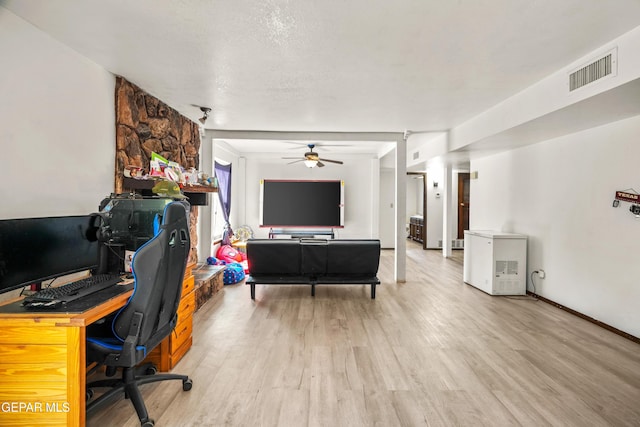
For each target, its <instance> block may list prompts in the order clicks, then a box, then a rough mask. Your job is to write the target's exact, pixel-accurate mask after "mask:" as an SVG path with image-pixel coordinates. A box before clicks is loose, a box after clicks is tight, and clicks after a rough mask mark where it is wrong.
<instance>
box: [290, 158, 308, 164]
mask: <svg viewBox="0 0 640 427" xmlns="http://www.w3.org/2000/svg"><path fill="white" fill-rule="evenodd" d="M299 162H304V159H300V160H294V161H293V162H289V163H287V164H288V165H292V164H294V163H299Z"/></svg>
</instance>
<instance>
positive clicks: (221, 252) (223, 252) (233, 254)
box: [216, 245, 249, 273]
mask: <svg viewBox="0 0 640 427" xmlns="http://www.w3.org/2000/svg"><path fill="white" fill-rule="evenodd" d="M216 258H218V261H224V262H226V263H227V265H229V264H231V263H234V262H236V263H238V264H240V265H241V266H242V269H243V270H244V272H245V273H248V272H249V266H248V265H247V254H245V253H243V252H240V251H239V250H237V249H235V248H234V247H233V246H230V245H221V246H220V248H219V249H218V252H216Z"/></svg>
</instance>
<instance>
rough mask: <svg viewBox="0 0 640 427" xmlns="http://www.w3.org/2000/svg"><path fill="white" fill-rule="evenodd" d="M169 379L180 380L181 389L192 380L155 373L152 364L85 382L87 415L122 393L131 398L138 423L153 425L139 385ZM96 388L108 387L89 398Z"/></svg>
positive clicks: (187, 386) (187, 389) (146, 426)
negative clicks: (118, 375) (117, 375)
mask: <svg viewBox="0 0 640 427" xmlns="http://www.w3.org/2000/svg"><path fill="white" fill-rule="evenodd" d="M107 375H109V374H108V373H107ZM169 380H179V381H182V390H183V391H189V390H191V387H192V386H193V381H192V380H191V379H190V378H189V377H188V376H187V375H178V374H157V373H156V368H155V366H153V365H144V366H141V367H136V368H123V369H122V376H121V377H120V378H112V379H103V380H98V381H93V382H91V383H89V384H87V407H86V411H87V415H89V414H91V413H92V412H93V411H96V410H98V409H100V408H102V407H104V406H105V405H107V404H109V403H111V402H112V401H113V400H114V399H116V398H120V397H122V393H124V397H125V398H127V399H130V400H131V403H132V404H133V407H134V408H135V410H136V413H137V414H138V418H139V419H140V424H141V425H142V426H143V427H151V426H153V425H154V421H153V420H152V419H150V418H149V414H148V412H147V408H146V405H145V404H144V400H143V399H142V395H141V393H140V389H139V386H140V385H143V384H149V383H153V382H158V381H169ZM97 388H109V390H108V391H105V392H104V393H103V394H101V395H99V396H97V397H96V398H95V399H94V400H91V399H92V398H93V396H94V389H97Z"/></svg>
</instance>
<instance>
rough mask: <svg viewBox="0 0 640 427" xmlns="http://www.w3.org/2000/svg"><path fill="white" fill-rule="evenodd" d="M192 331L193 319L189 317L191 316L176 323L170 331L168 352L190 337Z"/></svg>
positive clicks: (175, 349)
mask: <svg viewBox="0 0 640 427" xmlns="http://www.w3.org/2000/svg"><path fill="white" fill-rule="evenodd" d="M192 332H193V319H192V318H191V316H189V317H188V318H185V319H184V320H183V321H181V322H180V323H178V325H177V326H176V328H175V329H174V330H173V332H171V339H170V344H169V353H171V354H173V353H175V352H176V351H177V350H178V348H180V346H181V345H182V344H183V343H184V342H185V341H187V340H188V339H190V338H191V333H192Z"/></svg>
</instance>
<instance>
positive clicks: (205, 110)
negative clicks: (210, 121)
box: [199, 107, 211, 125]
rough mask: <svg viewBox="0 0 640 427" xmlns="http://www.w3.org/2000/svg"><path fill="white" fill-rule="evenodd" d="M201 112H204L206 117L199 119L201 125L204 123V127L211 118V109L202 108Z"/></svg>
mask: <svg viewBox="0 0 640 427" xmlns="http://www.w3.org/2000/svg"><path fill="white" fill-rule="evenodd" d="M200 111H202V112H203V113H204V116H202V117H201V118H200V119H199V121H200V123H202V124H203V125H204V122H206V121H207V118H208V117H209V113H210V112H211V108H207V107H200Z"/></svg>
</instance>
